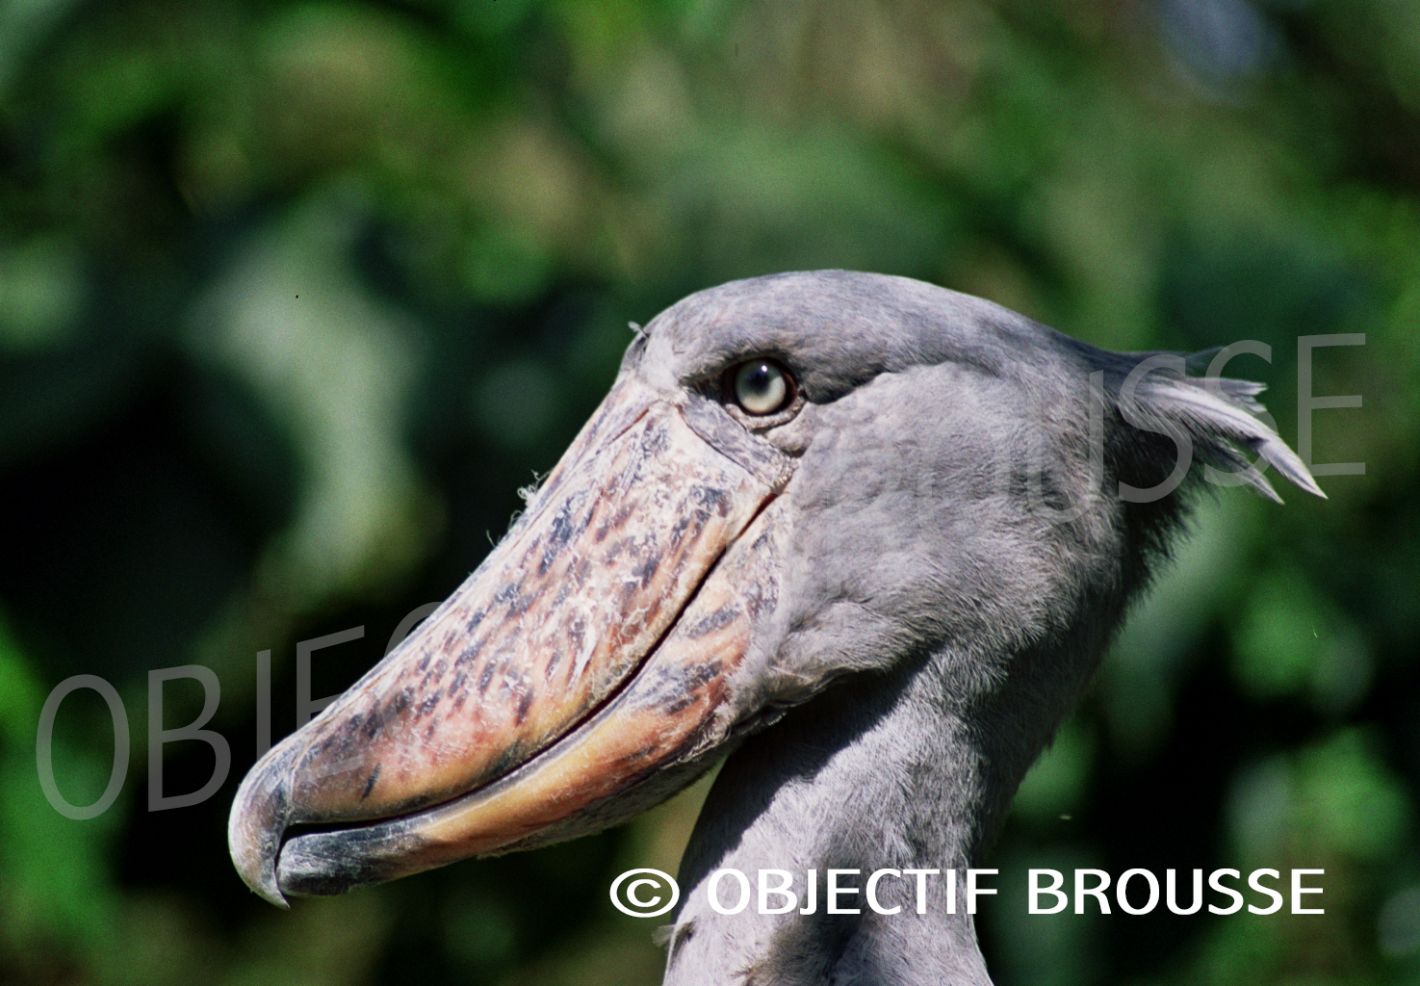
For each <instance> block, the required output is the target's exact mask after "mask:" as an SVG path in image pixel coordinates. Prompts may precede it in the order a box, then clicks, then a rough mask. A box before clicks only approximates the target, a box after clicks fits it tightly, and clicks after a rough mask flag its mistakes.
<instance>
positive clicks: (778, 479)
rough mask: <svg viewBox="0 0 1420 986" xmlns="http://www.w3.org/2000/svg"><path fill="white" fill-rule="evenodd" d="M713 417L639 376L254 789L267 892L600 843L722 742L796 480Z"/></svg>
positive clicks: (250, 841) (242, 838) (240, 799)
mask: <svg viewBox="0 0 1420 986" xmlns="http://www.w3.org/2000/svg"><path fill="white" fill-rule="evenodd" d="M715 413H716V412H714V411H713V410H707V409H706V408H704V407H695V406H692V405H690V404H687V403H680V402H677V401H676V400H674V399H673V398H669V397H667V396H665V395H662V394H659V393H657V392H655V391H652V390H651V389H650V388H648V387H647V386H645V385H643V384H641V383H639V382H638V381H637V380H636V379H635V378H634V377H633V376H631V375H630V374H629V373H623V376H622V378H621V379H620V380H619V382H618V383H617V385H616V386H615V387H614V388H613V390H612V392H611V393H610V394H609V395H608V397H607V399H606V400H605V401H604V402H603V404H602V406H601V408H599V409H598V411H597V413H596V414H595V415H593V417H592V419H591V420H590V421H589V422H588V423H587V425H586V427H584V428H583V430H582V433H581V434H580V435H579V436H578V438H577V440H576V441H575V442H574V443H573V445H572V447H571V448H570V449H569V450H568V452H567V453H566V455H565V456H564V457H563V459H562V461H561V462H560V463H559V464H558V466H557V468H556V469H555V470H554V471H553V473H552V474H551V476H549V478H548V480H547V482H546V484H545V485H544V486H543V488H542V490H541V491H540V492H539V493H538V495H537V496H536V497H535V499H534V500H533V502H532V503H531V504H530V506H529V509H528V511H527V513H526V514H525V515H524V516H523V517H522V518H521V519H520V520H519V522H518V523H517V525H516V526H515V527H514V528H513V530H512V531H510V532H509V534H508V535H507V537H505V538H504V540H503V541H502V542H501V543H500V544H499V545H498V546H497V548H496V549H494V551H493V552H492V553H491V554H490V555H489V556H488V558H487V560H485V561H484V563H483V564H482V565H481V566H480V567H479V568H478V570H477V571H476V572H474V573H473V575H471V576H470V577H469V578H468V580H467V581H466V582H465V583H464V584H463V585H462V586H460V587H459V589H458V590H457V591H456V592H455V593H454V594H453V595H452V596H451V597H450V598H449V599H448V600H446V601H445V602H444V604H443V605H442V606H440V607H439V609H438V610H437V611H436V612H435V613H434V614H433V615H432V616H430V617H429V619H428V620H426V621H425V622H424V623H423V624H422V625H421V626H420V627H419V628H418V629H417V630H416V631H415V632H414V633H413V634H412V635H411V636H410V637H409V638H408V639H406V640H405V641H404V642H403V643H402V644H401V645H400V646H399V647H398V648H397V649H396V650H394V651H393V652H391V653H390V654H389V655H388V656H387V657H386V658H385V659H384V660H383V661H381V662H380V663H379V664H378V665H376V666H375V667H374V668H373V669H372V670H371V671H370V672H369V673H368V674H366V675H365V676H364V677H363V678H362V679H361V680H360V681H358V682H357V683H356V684H355V685H354V686H353V687H351V689H350V690H349V691H347V692H346V693H345V694H344V695H342V696H341V697H340V698H339V699H338V700H336V701H335V702H334V703H332V704H331V705H330V706H329V707H328V708H327V709H326V710H325V711H324V712H323V713H322V714H321V715H320V716H319V717H317V718H316V719H314V720H313V721H311V722H310V723H309V724H307V725H306V726H305V727H304V728H302V729H300V730H298V731H297V732H296V733H294V734H292V735H291V736H289V737H287V738H286V739H285V740H284V741H283V742H282V743H280V744H279V745H278V746H276V747H275V748H273V749H272V750H271V751H270V752H269V753H268V754H267V755H266V756H265V757H263V758H262V759H261V761H260V762H259V763H257V764H256V766H255V767H253V768H252V770H251V773H250V774H249V775H248V776H247V778H246V780H245V781H244V782H243V784H242V786H241V789H240V791H239V792H238V794H237V798H236V802H235V804H234V805H233V808H232V815H231V821H230V825H229V830H228V837H229V840H230V843H231V851H232V858H233V860H234V861H235V863H236V866H237V869H238V871H239V872H240V873H241V875H242V878H243V879H244V880H245V881H246V882H247V884H248V885H249V886H250V887H251V888H252V889H253V890H255V891H256V892H257V893H259V894H260V895H261V896H263V897H265V898H266V899H267V900H270V901H271V902H273V903H276V904H284V903H285V898H286V896H287V895H288V894H298V895H308V894H332V893H341V892H343V891H346V890H349V889H352V888H354V887H357V886H362V885H365V884H370V883H377V882H381V881H384V880H390V879H394V878H396V877H399V876H405V875H407V874H410V873H415V872H419V871H421V870H426V869H430V868H432V867H436V866H440V865H443V864H446V863H449V862H452V861H454V860H458V859H463V858H467V857H470V856H476V855H482V854H487V853H494V852H500V851H506V850H509V849H512V848H521V847H525V846H529V845H536V844H541V843H544V842H551V841H557V840H559V839H563V838H569V837H571V836H573V835H577V834H581V833H583V832H588V831H594V830H596V829H599V828H603V827H605V826H606V825H609V824H612V823H614V822H616V821H619V820H621V819H622V818H625V817H628V816H629V815H631V814H633V813H634V812H635V811H637V810H639V809H640V808H642V807H645V806H646V805H647V804H649V803H650V802H651V801H654V800H656V799H658V797H660V796H663V795H664V794H665V793H667V788H668V786H670V785H671V781H670V780H669V778H671V777H674V776H676V775H677V774H678V773H679V774H683V773H685V769H682V770H680V771H677V770H676V768H687V767H688V765H693V764H694V763H695V762H697V760H698V759H703V758H702V754H704V753H706V752H707V751H709V750H712V749H713V748H715V747H716V746H718V745H719V744H721V743H722V742H723V741H724V739H725V738H726V735H727V733H728V731H729V729H730V727H731V726H732V725H733V722H732V721H731V720H732V719H733V716H732V714H731V713H730V712H729V711H728V706H727V699H728V698H729V697H730V694H731V692H732V690H733V679H732V672H733V671H734V670H735V669H736V668H737V667H738V666H739V664H740V662H741V661H742V660H743V658H744V656H745V653H746V651H747V649H748V647H749V643H750V639H751V634H752V631H753V628H754V624H755V620H756V617H757V615H758V614H759V613H760V612H762V611H766V610H767V609H768V608H770V607H772V606H773V604H774V602H775V600H776V593H777V585H776V583H775V579H774V574H773V573H774V565H773V563H772V558H771V557H770V554H771V553H772V551H773V543H774V539H773V538H772V537H770V536H769V535H768V532H767V528H768V526H769V524H770V523H771V522H772V521H771V516H772V511H768V512H767V511H766V507H767V506H768V505H769V504H770V503H771V502H772V501H773V499H774V498H775V496H776V495H777V494H778V493H779V492H780V490H782V488H783V486H784V484H785V482H786V481H787V479H788V477H789V475H790V471H791V467H790V464H789V461H788V460H787V459H785V458H784V457H783V456H780V455H779V454H778V453H777V452H774V451H773V450H772V449H769V448H768V447H767V446H766V445H764V444H763V443H762V442H758V441H755V440H752V439H750V438H749V436H748V435H747V434H745V433H744V432H743V431H742V430H739V429H736V428H734V427H728V428H727V427H725V425H727V424H729V422H728V421H720V420H718V419H717V418H715V417H714V414H715Z"/></svg>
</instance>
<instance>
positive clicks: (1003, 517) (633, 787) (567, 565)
mask: <svg viewBox="0 0 1420 986" xmlns="http://www.w3.org/2000/svg"><path fill="white" fill-rule="evenodd" d="M1257 389H1258V388H1256V387H1255V386H1254V385H1248V384H1243V383H1240V382H1238V381H1228V380H1218V379H1209V380H1201V379H1199V378H1196V377H1192V376H1189V374H1188V372H1187V367H1186V366H1185V365H1184V363H1183V362H1182V360H1181V359H1180V358H1178V357H1174V356H1171V355H1169V354H1129V355H1127V354H1116V353H1109V352H1106V351H1103V350H1098V349H1094V348H1092V347H1088V346H1085V345H1083V344H1081V343H1078V342H1075V341H1074V340H1071V339H1069V338H1067V337H1065V336H1063V335H1060V334H1058V333H1056V332H1054V331H1052V330H1050V329H1047V328H1045V327H1044V326H1040V325H1038V324H1036V323H1034V322H1031V321H1029V320H1028V319H1025V318H1023V317H1021V316H1019V315H1016V314H1014V313H1012V312H1010V311H1008V310H1006V309H1004V308H1001V307H999V306H997V305H994V304H991V303H989V302H986V301H982V300H980V299H977V298H972V297H969V296H966V295H961V294H956V293H953V292H950V291H946V290H943V289H941V288H937V287H933V286H930V285H927V284H923V283H920V282H917V281H911V280H907V279H904V278H896V277H887V276H881V275H870V274H855V273H849V272H842V271H823V272H813V273H801V274H785V275H778V276H772V277H764V278H756V279H753V280H748V281H740V282H734V283H731V284H727V285H724V286H721V287H719V288H715V289H712V290H709V291H704V292H701V293H699V294H696V295H692V296H691V297H689V298H687V299H685V300H684V301H682V302H680V303H678V304H677V305H675V306H673V307H671V308H670V309H668V310H667V311H665V312H663V313H662V314H661V315H660V316H658V317H657V318H656V319H655V320H654V321H653V322H652V323H650V325H649V326H647V328H646V329H645V330H642V331H639V332H638V333H637V335H636V337H635V339H634V340H633V342H632V343H631V345H630V347H629V349H628V351H627V353H626V356H625V359H624V360H623V363H622V366H621V369H620V372H619V374H618V376H617V378H616V381H615V382H614V384H613V385H612V387H611V390H610V392H609V393H608V395H607V397H606V399H605V400H604V401H603V402H602V404H601V406H600V407H599V408H598V409H597V411H596V412H595V413H594V414H593V415H592V417H591V419H590V420H589V421H588V422H587V424H586V425H585V426H584V427H583V429H582V431H581V433H580V434H579V435H578V436H577V438H576V439H575V440H574V441H573V443H572V445H571V447H570V448H569V449H568V450H567V452H566V453H565V454H564V456H563V457H562V459H561V461H560V462H559V463H558V464H557V466H556V468H555V469H554V470H553V471H552V472H551V473H550V474H549V476H548V477H547V479H546V481H545V482H544V483H543V485H542V486H541V488H540V489H539V490H538V491H537V492H536V494H535V496H534V497H533V498H532V499H531V500H530V502H529V504H528V507H527V510H526V511H525V512H524V513H523V514H522V516H521V517H520V518H519V519H518V521H517V522H516V524H514V526H513V527H512V529H511V530H510V531H509V532H508V534H507V535H506V536H505V537H504V538H503V540H502V541H501V542H500V543H499V544H498V545H497V547H496V548H495V549H494V550H493V551H492V553H491V554H490V555H489V556H488V557H487V558H486V559H485V560H484V562H483V563H482V564H481V565H480V566H479V567H478V569H477V570H476V571H475V572H474V573H473V574H472V575H470V576H469V578H468V579H467V580H466V581H465V582H464V583H463V585H461V586H460V587H458V588H457V589H456V590H455V591H454V592H453V594H452V595H451V596H450V597H449V598H448V599H447V600H446V601H445V602H444V603H443V604H442V605H441V606H440V607H439V608H438V609H437V610H436V611H435V612H434V613H433V614H432V615H431V616H429V617H428V618H427V619H426V620H425V621H424V622H423V623H422V624H421V625H420V626H419V627H418V628H416V629H415V630H414V632H413V633H412V634H411V635H410V636H409V637H407V638H406V639H405V640H404V641H403V642H402V643H401V644H400V645H399V646H398V647H396V648H395V649H394V650H393V651H391V652H390V653H389V654H388V655H387V656H386V657H385V658H384V659H383V660H382V661H381V662H380V663H379V664H377V665H376V666H375V667H374V668H373V669H371V670H370V672H369V673H368V674H366V675H365V676H364V677H363V678H361V679H360V680H359V681H358V682H356V683H355V684H354V685H353V686H351V688H350V689H349V690H348V691H347V692H345V693H344V694H343V695H342V696H341V697H340V698H338V699H337V700H336V701H335V702H333V703H332V704H331V705H330V706H328V707H327V708H326V709H325V710H324V711H323V712H322V713H321V714H320V715H319V716H318V717H317V718H315V719H314V720H312V721H311V722H309V723H308V724H306V725H305V726H304V727H302V728H301V729H299V730H298V731H297V732H295V733H294V734H292V735H291V736H289V737H287V738H286V739H285V740H284V741H283V742H281V743H280V744H278V745H277V746H276V747H274V748H273V749H272V750H271V751H270V752H269V753H267V754H266V756H265V757H263V758H262V759H261V761H260V762H258V763H257V764H256V765H255V766H254V767H253V768H252V770H251V772H250V774H249V775H248V776H247V778H246V780H245V781H244V782H243V784H242V786H241V789H240V791H239V792H238V795H237V798H236V801H235V804H234V805H233V809H232V814H231V821H230V828H229V838H230V843H231V850H232V856H233V859H234V861H235V862H236V866H237V869H238V871H239V872H240V873H241V875H242V877H243V879H245V880H246V882H247V883H248V884H249V885H250V886H251V887H252V889H253V890H255V891H256V892H257V893H259V894H261V895H262V896H263V897H265V898H267V899H268V900H271V901H273V902H275V903H284V901H285V898H286V897H287V895H292V894H295V895H308V894H329V893H338V892H343V891H345V890H348V889H351V888H353V887H356V886H361V885H365V884H370V883H377V882H382V881H385V880H389V879H394V878H396V877H400V876H405V875H408V874H411V873H415V872H418V871H421V870H426V869H429V868H432V867H436V866H441V865H444V864H446V863H450V862H453V861H455V860H459V859H464V858H468V857H473V856H480V855H487V854H496V853H503V852H508V851H512V850H515V849H523V848H529V847H532V846H537V845H542V844H546V843H549V842H554V841H560V840H563V839H568V838H572V837H575V836H577V835H581V834H585V833H588V832H592V831H595V830H598V829H601V828H605V827H607V826H609V825H611V824H614V823H616V822H618V821H621V820H623V819H625V818H627V817H629V816H631V815H633V814H635V813H637V812H639V811H640V810H642V809H644V808H646V807H649V806H650V805H652V804H654V803H656V802H658V801H660V800H662V799H664V798H665V797H667V796H668V795H669V794H671V793H673V792H674V791H675V790H677V789H678V788H680V787H681V786H683V785H684V784H686V783H688V782H689V781H690V780H691V779H692V778H693V777H694V776H696V774H697V773H698V772H700V771H701V770H703V769H704V768H705V767H706V766H708V765H709V764H710V763H712V762H713V761H714V760H715V758H717V757H718V756H721V755H723V754H724V753H725V752H726V751H727V750H728V749H730V748H732V747H733V745H734V744H735V742H736V741H737V740H738V739H740V738H742V737H743V736H745V735H747V734H748V733H750V732H753V731H756V730H760V729H763V728H765V727H766V726H768V725H770V724H772V723H773V722H774V721H775V719H776V718H777V717H778V716H779V715H780V714H781V713H782V712H783V710H785V709H787V708H789V707H792V706H796V705H801V704H803V703H806V702H810V701H811V700H812V699H813V697H814V696H815V695H816V694H817V693H818V692H820V691H821V690H823V689H824V688H826V687H828V686H829V684H830V683H831V682H834V681H836V680H839V679H843V678H845V677H851V676H854V675H870V674H873V673H875V672H881V671H883V670H886V669H889V668H895V667H901V666H903V664H904V663H905V662H910V661H914V660H918V659H920V658H921V656H922V655H924V654H950V655H951V657H950V660H952V661H953V662H955V666H954V667H953V668H952V669H950V670H951V674H949V675H948V676H947V677H946V678H945V679H944V680H946V681H949V682H950V687H949V688H947V689H946V690H945V693H944V694H943V696H942V701H943V702H946V703H959V704H962V705H967V704H970V703H972V702H976V701H980V700H982V699H983V697H984V696H987V695H989V694H990V693H991V691H992V689H993V688H996V687H997V686H998V685H999V683H1000V682H1002V681H1003V680H1005V679H1006V678H1008V677H1009V676H1010V674H1011V661H1012V656H1013V655H1015V654H1018V653H1021V652H1022V651H1023V650H1026V649H1029V648H1034V647H1038V646H1039V645H1040V644H1041V643H1042V642H1043V641H1049V640H1051V639H1054V638H1056V637H1061V636H1063V635H1068V634H1081V633H1084V634H1087V635H1093V636H1095V637H1103V636H1105V635H1107V633H1108V632H1109V629H1110V628H1112V626H1113V624H1114V623H1115V622H1116V621H1117V613H1118V611H1120V610H1121V609H1122V607H1123V605H1124V602H1125V601H1126V599H1127V597H1128V595H1129V593H1130V592H1132V591H1133V589H1134V588H1136V587H1137V586H1138V585H1140V584H1142V583H1143V581H1144V580H1145V575H1146V573H1147V566H1148V559H1149V558H1150V556H1151V553H1152V552H1154V551H1155V550H1156V549H1157V548H1158V547H1159V546H1160V545H1161V544H1162V541H1163V535H1164V532H1166V530H1167V529H1168V527H1169V526H1170V524H1171V523H1172V521H1173V520H1174V519H1175V518H1176V517H1177V515H1178V513H1179V509H1180V505H1181V504H1182V503H1183V498H1184V495H1185V493H1186V491H1187V489H1188V488H1189V487H1190V486H1193V485H1197V479H1198V477H1199V475H1200V474H1201V472H1202V470H1203V469H1204V468H1210V469H1213V470H1214V471H1215V475H1216V476H1217V477H1218V479H1219V481H1221V482H1234V483H1246V484H1249V485H1252V486H1254V487H1256V488H1258V489H1261V490H1264V491H1266V492H1270V487H1269V486H1268V485H1267V482H1266V480H1265V479H1264V478H1263V477H1262V475H1261V472H1260V471H1259V466H1260V465H1262V464H1271V465H1273V466H1275V467H1277V468H1278V469H1279V470H1280V471H1281V472H1282V473H1283V474H1284V475H1286V476H1287V477H1288V478H1289V479H1291V480H1292V481H1294V482H1296V483H1298V484H1299V485H1301V486H1302V487H1303V488H1306V489H1308V490H1310V491H1311V492H1315V493H1319V492H1320V491H1319V490H1317V489H1316V487H1315V484H1314V483H1312V481H1311V479H1310V477H1309V476H1308V475H1307V472H1306V469H1305V467H1304V466H1303V465H1302V463H1301V462H1300V461H1299V460H1297V459H1296V457H1295V456H1294V455H1293V454H1292V453H1291V451H1290V450H1289V449H1287V447H1286V446H1285V444H1283V443H1282V442H1281V441H1280V440H1279V439H1278V438H1277V437H1276V435H1275V434H1274V433H1273V432H1272V431H1271V429H1270V428H1268V427H1267V426H1266V425H1265V424H1263V423H1262V422H1261V421H1259V420H1258V419H1257V418H1256V417H1255V416H1254V413H1253V412H1255V411H1256V410H1258V408H1257V406H1256V404H1255V402H1254V401H1253V400H1252V397H1253V395H1254V394H1255V393H1256V390H1257ZM1250 454H1251V455H1253V456H1256V462H1254V461H1253V460H1252V459H1251V458H1250V457H1249V455H1250ZM1100 646H1102V642H1101V643H1100ZM1096 649H1098V648H1096Z"/></svg>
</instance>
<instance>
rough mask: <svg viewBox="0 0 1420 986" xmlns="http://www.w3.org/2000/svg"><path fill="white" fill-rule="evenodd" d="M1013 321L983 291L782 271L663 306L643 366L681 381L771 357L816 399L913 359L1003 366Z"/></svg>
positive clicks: (667, 381) (666, 380)
mask: <svg viewBox="0 0 1420 986" xmlns="http://www.w3.org/2000/svg"><path fill="white" fill-rule="evenodd" d="M1011 320H1015V322H1024V320H1022V319H1019V317H1018V316H1014V315H1012V314H1011V313H1009V312H1007V311H1006V310H1005V309H998V308H997V307H996V306H991V305H989V304H988V303H986V302H981V301H980V299H976V298H971V297H970V296H967V295H959V294H956V293H954V292H951V291H947V290H945V289H943V288H938V287H935V286H933V285H929V284H925V283H922V282H920V281H913V280H910V279H908V278H902V277H893V276H888V275H881V274H861V273H856V272H849V271H809V272H802V273H793V274H778V275H771V276H767V277H759V278H751V279H748V280H743V281H732V282H730V283H728V284H722V285H720V286H719V287H715V288H710V289H707V290H705V291H700V292H697V293H696V294H693V295H690V296H689V297H687V298H685V299H683V300H682V301H679V302H677V303H676V304H675V305H673V306H671V307H670V308H668V309H666V310H665V311H664V312H663V313H661V314H660V315H659V316H657V317H656V319H655V320H654V321H653V322H652V323H651V325H650V326H648V329H647V331H648V334H649V345H648V346H647V351H646V354H645V358H644V359H643V360H642V368H643V373H645V374H646V375H647V376H648V377H659V378H660V379H659V380H656V381H655V382H657V383H660V384H662V385H664V386H672V385H684V384H686V383H687V382H691V381H695V380H697V379H703V378H706V377H709V376H712V375H714V374H716V373H718V372H720V371H721V370H723V369H724V368H725V367H726V366H727V365H729V364H730V363H731V362H732V361H734V360H736V359H739V358H744V357H749V356H756V355H775V356H779V357H780V358H782V359H784V360H785V361H786V362H787V363H789V364H790V365H791V367H792V368H793V369H794V370H795V371H796V372H797V373H798V374H799V375H800V378H801V382H802V383H803V384H805V385H806V387H807V389H808V390H809V392H810V396H811V397H813V396H815V393H814V392H815V391H818V392H819V393H821V394H822V395H823V396H826V397H827V396H835V395H836V393H838V392H841V391H842V390H843V389H846V388H848V387H852V386H855V385H857V384H860V383H862V382H863V381H865V380H868V379H871V378H872V377H874V376H876V375H877V374H879V373H881V372H884V371H895V370H901V369H905V368H907V367H910V366H916V365H924V364H925V365H932V364H937V363H942V362H947V361H949V360H957V361H961V362H966V363H971V364H974V365H977V366H980V367H983V368H988V369H990V370H992V371H993V372H996V371H999V370H1000V368H1001V367H1002V365H1003V363H1004V362H1005V361H1006V360H1008V359H1009V357H1010V349H1011V347H1010V346H1009V345H1005V343H1006V342H1007V340H1005V339H1004V338H1003V337H1002V331H1001V329H1002V325H1005V324H1007V323H1009V322H1010V321H1011ZM1010 327H1011V328H1013V329H1014V328H1016V327H1015V326H1014V325H1012V326H1010ZM1018 342H1019V340H1018ZM1016 348H1017V349H1019V348H1020V347H1019V345H1018V344H1017V346H1016Z"/></svg>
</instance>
